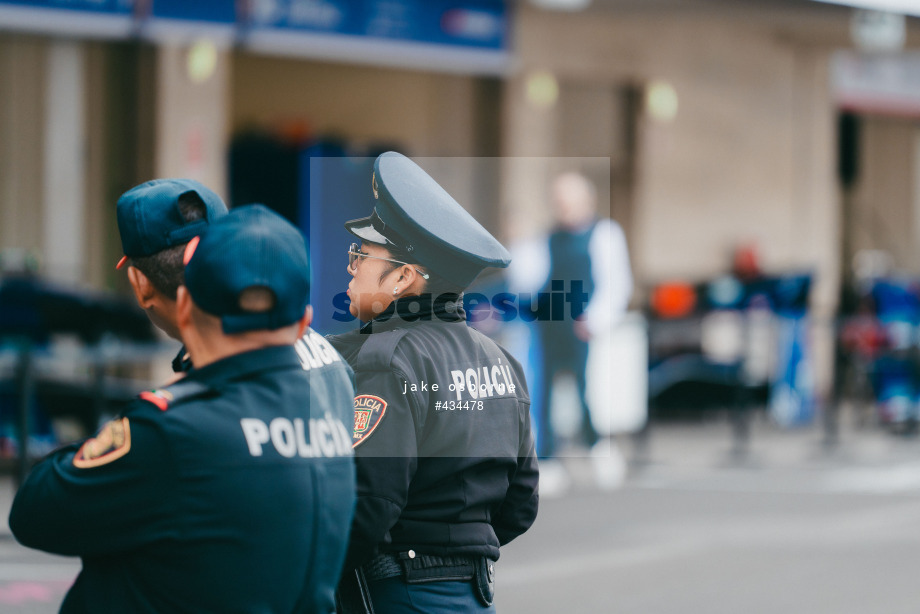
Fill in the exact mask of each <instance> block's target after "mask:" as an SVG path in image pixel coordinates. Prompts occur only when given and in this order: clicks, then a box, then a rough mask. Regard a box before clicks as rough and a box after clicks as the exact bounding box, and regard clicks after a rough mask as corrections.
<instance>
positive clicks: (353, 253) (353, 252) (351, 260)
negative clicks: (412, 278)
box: [348, 243, 428, 280]
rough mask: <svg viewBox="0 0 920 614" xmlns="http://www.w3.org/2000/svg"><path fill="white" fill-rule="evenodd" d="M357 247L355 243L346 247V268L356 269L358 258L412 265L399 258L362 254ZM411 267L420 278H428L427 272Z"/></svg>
mask: <svg viewBox="0 0 920 614" xmlns="http://www.w3.org/2000/svg"><path fill="white" fill-rule="evenodd" d="M359 247H360V246H359V245H358V244H357V243H352V244H351V246H350V247H349V248H348V268H349V269H351V270H352V271H357V270H358V266H357V263H358V258H373V259H374V260H386V261H387V262H393V263H396V264H404V265H406V266H412V265H411V264H409V263H408V262H402V261H401V260H393V259H391V258H381V257H380V256H371V255H370V254H364V253H362V252H359V251H358V249H359ZM412 268H414V269H415V270H416V271H417V272H418V274H419V275H421V276H422V279H425V280H427V279H428V273H425V272H424V271H420V270H419V269H418V267H412Z"/></svg>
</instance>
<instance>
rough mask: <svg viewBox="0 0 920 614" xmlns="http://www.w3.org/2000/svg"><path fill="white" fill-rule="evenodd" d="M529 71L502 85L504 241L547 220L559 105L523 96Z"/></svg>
mask: <svg viewBox="0 0 920 614" xmlns="http://www.w3.org/2000/svg"><path fill="white" fill-rule="evenodd" d="M529 76H530V75H529V74H524V73H519V74H517V75H515V76H514V77H512V78H511V79H509V80H508V81H507V82H506V84H505V96H504V113H503V117H504V121H503V127H504V135H503V138H502V142H503V153H504V159H503V160H502V165H503V170H502V177H503V178H504V179H503V182H502V190H501V194H502V205H503V207H502V208H503V211H504V214H505V219H504V220H503V224H502V226H503V228H504V236H505V237H507V238H508V240H509V241H514V240H516V239H525V238H528V237H533V236H535V235H536V234H538V233H540V232H541V231H544V230H545V229H546V228H547V227H548V225H549V224H550V222H551V216H550V213H549V206H548V202H549V201H548V194H547V192H548V187H549V181H550V178H551V177H552V174H553V172H554V170H557V169H555V168H554V166H553V160H552V159H551V157H552V156H555V155H556V152H557V143H556V133H557V125H558V121H559V109H558V107H557V105H556V104H555V102H553V103H543V104H535V103H534V102H533V101H532V100H531V99H529V98H528V95H527V84H528V77H529Z"/></svg>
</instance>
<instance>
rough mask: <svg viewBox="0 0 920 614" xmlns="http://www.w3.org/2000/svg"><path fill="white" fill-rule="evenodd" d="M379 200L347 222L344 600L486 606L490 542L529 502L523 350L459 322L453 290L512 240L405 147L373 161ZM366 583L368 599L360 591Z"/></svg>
mask: <svg viewBox="0 0 920 614" xmlns="http://www.w3.org/2000/svg"><path fill="white" fill-rule="evenodd" d="M370 183H371V187H372V192H373V197H374V199H375V203H374V210H373V213H372V214H371V215H370V216H369V217H366V218H362V219H358V220H353V221H350V222H347V223H346V225H345V226H346V228H347V229H348V230H349V231H350V232H351V233H352V234H354V235H355V236H356V237H357V238H358V239H359V240H360V243H359V242H355V243H353V244H352V245H351V247H350V248H349V250H348V272H349V273H350V274H351V276H352V279H351V281H350V283H349V284H348V296H349V297H350V299H351V305H350V309H351V313H352V314H353V315H355V316H357V317H358V318H359V319H360V320H361V321H362V322H363V323H364V324H363V326H362V327H361V328H360V330H356V331H353V332H350V333H346V334H343V335H337V336H333V337H330V341H331V342H332V344H333V345H334V346H335V347H336V348H337V349H338V350H339V351H340V352H341V353H342V355H343V356H344V357H345V359H346V360H347V361H348V363H349V364H350V365H351V366H352V367H353V368H354V370H355V378H356V386H357V396H356V397H355V415H354V419H355V421H354V433H353V435H352V437H353V441H354V447H355V456H356V458H355V463H356V469H357V495H358V501H357V506H356V511H355V519H354V522H353V523H352V532H351V539H350V545H349V549H348V556H347V559H346V567H345V572H344V574H343V580H342V584H341V585H340V591H339V598H340V606H339V607H340V611H351V609H352V608H353V607H354V605H355V604H356V603H357V605H359V606H360V605H365V606H366V604H365V603H363V601H369V602H371V604H372V606H373V607H374V608H376V609H377V611H379V612H409V611H412V612H418V611H424V612H429V613H432V612H434V613H437V612H460V611H462V612H479V611H482V612H491V611H494V606H493V605H492V596H493V582H494V578H495V567H496V564H495V562H496V560H497V559H498V556H499V548H500V547H501V546H502V545H504V544H506V543H508V542H510V541H511V540H512V539H514V538H515V537H517V536H518V535H520V534H522V533H524V532H525V531H526V530H527V529H528V528H529V527H530V526H531V524H532V523H533V521H534V518H535V517H536V514H537V500H538V496H537V481H538V473H537V461H536V457H535V454H534V442H533V436H532V433H531V428H530V415H529V405H530V400H529V397H528V394H527V385H526V382H525V381H524V376H523V372H522V369H521V366H520V364H518V362H517V361H516V360H515V359H514V358H512V357H511V355H510V354H509V353H508V352H507V351H506V350H505V349H504V348H502V347H501V346H499V345H498V344H497V343H495V342H494V341H493V340H492V339H490V338H488V337H486V336H485V335H483V334H482V333H480V332H478V331H476V330H475V329H473V328H470V327H468V326H467V323H466V321H465V320H466V317H465V313H464V310H463V306H462V305H463V300H462V293H463V291H464V289H465V288H466V287H467V286H468V285H469V284H470V283H471V282H472V281H473V279H474V278H475V277H476V276H477V274H478V273H479V272H480V271H482V270H483V269H484V268H486V267H490V266H493V267H506V266H507V265H508V264H509V262H510V257H509V254H508V252H507V250H506V249H505V248H504V247H503V246H502V245H501V244H500V243H499V242H498V241H497V240H496V239H495V238H494V237H493V236H492V235H490V234H489V233H488V232H487V231H486V230H485V229H484V228H483V227H482V226H480V225H479V223H478V222H476V220H475V219H473V217H472V216H470V215H469V214H468V213H467V212H466V211H465V210H464V209H463V208H462V207H461V206H460V205H459V204H458V203H457V202H456V201H455V200H454V199H453V198H452V197H451V196H450V195H449V194H448V193H447V192H446V191H445V190H444V189H443V188H442V187H441V186H440V185H438V184H437V182H435V181H434V180H433V179H432V178H431V177H430V176H428V175H427V174H426V173H425V171H423V170H422V169H421V168H420V167H419V166H417V165H416V164H415V163H414V162H412V161H411V160H410V159H408V158H406V157H405V156H402V155H400V154H398V153H394V152H388V153H385V154H383V155H381V156H380V157H378V158H377V160H376V161H375V163H374V173H373V177H372V181H371V182H370ZM362 597H363V598H364V599H363V600H362Z"/></svg>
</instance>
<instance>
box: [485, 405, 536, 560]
mask: <svg viewBox="0 0 920 614" xmlns="http://www.w3.org/2000/svg"><path fill="white" fill-rule="evenodd" d="M521 405H522V412H521V413H522V418H521V445H520V448H519V449H518V462H517V468H516V469H515V472H514V475H513V476H512V477H511V483H510V484H509V486H508V492H507V494H506V495H505V500H504V501H503V502H502V505H501V508H500V509H499V512H498V515H497V516H496V517H495V518H494V519H493V521H492V528H493V529H495V535H496V537H498V542H499V544H501V545H502V546H504V545H505V544H507V543H508V542H510V541H511V540H513V539H514V538H515V537H517V536H518V535H521V534H522V533H524V532H525V531H526V530H527V529H529V528H530V526H531V525H532V524H533V522H534V520H535V519H536V518H537V508H538V505H539V493H538V485H539V478H540V474H539V471H538V469H537V455H536V452H535V449H534V439H533V433H532V432H531V429H530V407H529V405H530V404H529V403H525V402H523V401H522V402H521Z"/></svg>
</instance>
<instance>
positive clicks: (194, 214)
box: [129, 192, 207, 300]
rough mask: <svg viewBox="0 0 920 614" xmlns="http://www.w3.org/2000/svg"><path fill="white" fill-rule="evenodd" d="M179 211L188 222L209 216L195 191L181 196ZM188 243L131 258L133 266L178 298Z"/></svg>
mask: <svg viewBox="0 0 920 614" xmlns="http://www.w3.org/2000/svg"><path fill="white" fill-rule="evenodd" d="M179 212H180V213H181V214H182V219H184V220H185V221H186V222H194V221H197V220H201V219H204V218H205V217H206V216H207V208H206V207H205V204H204V201H202V200H201V197H200V196H198V194H196V193H195V192H186V193H185V194H183V195H181V196H180V197H179ZM185 246H186V243H183V244H182V245H174V246H172V247H167V248H166V249H164V250H162V251H159V252H157V253H155V254H151V255H149V256H138V257H136V258H130V259H129V262H130V264H131V266H133V267H135V268H137V269H138V270H139V271H140V272H141V273H143V274H144V275H145V276H146V277H147V279H149V280H150V283H152V284H153V287H154V288H156V290H157V292H159V293H160V294H162V295H164V296H166V297H168V298H170V299H172V300H176V294H177V292H178V290H179V286H181V285H182V284H184V283H185V265H184V264H183V263H182V257H183V256H184V255H185Z"/></svg>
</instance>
